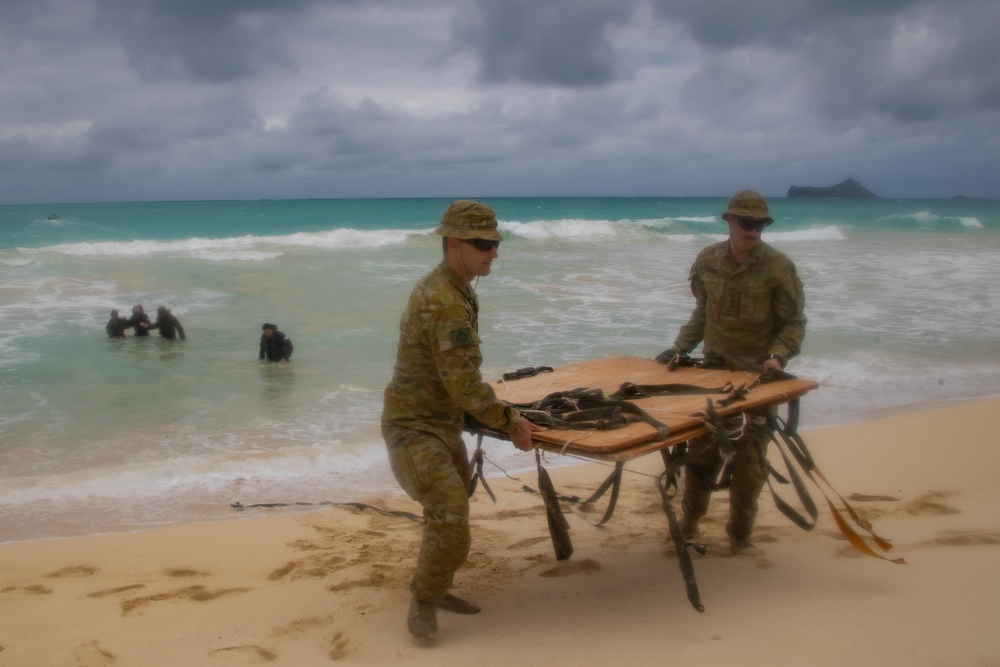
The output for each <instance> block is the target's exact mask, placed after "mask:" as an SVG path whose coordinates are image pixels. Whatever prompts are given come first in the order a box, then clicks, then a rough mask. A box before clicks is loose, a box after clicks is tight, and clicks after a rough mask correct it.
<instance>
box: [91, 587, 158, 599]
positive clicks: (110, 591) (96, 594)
mask: <svg viewBox="0 0 1000 667" xmlns="http://www.w3.org/2000/svg"><path fill="white" fill-rule="evenodd" d="M145 587H146V584H132V585H131V586H118V587H117V588H108V589H105V590H103V591H94V592H93V593H87V597H88V598H103V597H105V596H108V595H114V594H115V593H124V592H125V591H134V590H136V589H138V588H145Z"/></svg>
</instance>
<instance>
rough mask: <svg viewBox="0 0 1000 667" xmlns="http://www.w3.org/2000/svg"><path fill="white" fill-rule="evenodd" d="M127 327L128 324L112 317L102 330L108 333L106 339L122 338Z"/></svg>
mask: <svg viewBox="0 0 1000 667" xmlns="http://www.w3.org/2000/svg"><path fill="white" fill-rule="evenodd" d="M127 326H128V324H127V323H126V322H125V320H123V319H122V318H120V317H112V318H111V319H110V320H108V324H107V325H106V326H105V327H104V328H105V330H106V331H107V332H108V338H124V337H125V327H127Z"/></svg>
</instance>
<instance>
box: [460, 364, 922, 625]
mask: <svg viewBox="0 0 1000 667" xmlns="http://www.w3.org/2000/svg"><path fill="white" fill-rule="evenodd" d="M671 363H672V366H671V370H672V369H673V368H674V367H677V366H679V365H683V366H703V365H704V364H703V362H701V360H693V359H691V358H690V357H687V356H686V355H685V357H684V358H680V355H678V356H676V357H675V358H674V359H673V360H672V362H671ZM668 366H669V365H668ZM540 369H544V370H548V367H540ZM525 371H534V372H530V373H529V372H525ZM537 372H538V371H535V369H519V371H517V373H519V374H520V375H518V376H517V377H528V376H530V375H535V374H537ZM794 378H795V376H794V375H791V374H789V373H786V372H784V371H781V370H777V369H771V370H769V371H768V372H766V373H763V374H762V375H761V376H760V377H759V378H758V379H757V380H755V381H754V382H752V383H750V384H749V385H747V384H744V385H741V386H740V387H734V386H733V385H732V383H726V385H724V386H723V387H713V388H704V387H698V386H695V385H684V384H665V385H636V384H633V383H630V382H625V383H623V384H622V385H621V386H620V387H619V389H618V391H616V392H615V393H613V394H604V392H603V391H601V390H600V389H585V388H578V389H574V390H571V391H568V392H555V393H552V394H549V395H548V396H546V397H544V398H542V399H541V400H539V401H535V402H532V403H523V404H516V403H515V404H514V405H515V407H517V408H518V409H519V410H520V411H521V414H522V415H523V416H524V417H525V418H526V419H528V420H529V421H531V422H533V423H535V424H540V425H543V426H552V427H555V428H564V429H572V430H577V429H602V430H603V429H611V428H619V427H621V426H624V425H626V424H629V423H632V422H634V421H638V420H642V421H645V422H647V423H649V424H651V425H652V426H654V428H656V429H657V436H658V439H663V438H665V437H667V434H668V433H669V428H668V427H667V426H666V425H665V424H662V423H661V422H659V421H658V420H656V419H655V418H653V417H651V416H650V415H648V414H647V413H646V412H645V411H644V410H642V409H641V408H639V407H638V406H636V405H635V404H634V403H631V402H630V400H629V399H638V398H645V397H649V396H664V395H670V394H674V395H692V394H716V395H717V394H721V393H728V395H727V396H725V397H724V398H721V399H717V401H716V403H717V404H718V405H720V406H722V407H727V406H729V405H731V404H733V403H735V402H738V401H742V400H746V396H747V394H749V393H750V392H751V391H752V390H753V389H755V388H756V387H757V386H758V385H759V384H764V383H768V382H775V381H779V380H786V379H794ZM505 379H508V378H506V376H505ZM511 379H515V378H511ZM754 413H755V414H758V415H760V416H763V417H764V418H765V419H766V420H767V423H768V426H769V427H770V430H769V433H770V439H771V441H772V442H773V443H774V444H775V446H776V447H777V449H778V452H779V453H780V455H781V458H782V461H783V462H784V467H785V471H786V475H787V477H786V476H785V475H782V474H781V473H779V472H778V471H777V470H776V469H775V467H774V465H773V464H772V463H771V462H770V460H768V459H767V458H766V457H761V458H762V460H765V461H766V464H767V472H768V474H767V477H766V480H767V485H768V487H769V489H770V491H771V496H772V498H773V499H774V502H775V505H776V506H777V508H778V509H779V511H781V513H782V514H784V515H785V516H786V517H788V518H789V519H790V520H791V521H792V522H793V523H795V525H797V526H799V527H800V528H802V529H803V530H812V529H813V528H814V527H815V526H816V522H817V520H818V518H819V512H818V510H817V508H816V504H815V502H813V500H812V497H811V495H810V494H809V491H808V489H807V487H806V485H805V483H804V481H803V480H802V476H801V475H800V474H799V472H798V471H797V470H796V467H795V466H796V465H797V466H798V467H799V468H801V470H802V472H803V473H804V474H805V476H806V477H808V478H809V479H810V480H811V481H812V482H813V483H814V484H816V486H817V487H818V488H819V489H820V492H821V493H823V497H824V499H825V500H826V502H827V505H828V507H829V508H830V511H831V513H832V514H833V517H834V521H835V522H836V524H837V527H838V528H839V529H840V531H841V533H843V535H844V536H845V537H846V538H847V540H848V541H849V542H850V544H851V545H852V546H854V547H855V548H856V549H858V550H859V551H860V552H862V553H864V554H866V555H869V556H873V557H875V558H880V559H883V560H888V561H890V562H893V563H900V564H901V563H905V562H906V561H905V560H904V559H902V558H894V559H890V558H886V557H885V556H882V555H880V554H878V553H876V552H875V551H874V550H873V549H872V548H871V547H869V546H868V545H867V544H866V543H865V541H864V539H863V538H862V537H861V536H860V535H859V534H858V533H857V532H856V531H855V530H853V529H852V528H851V527H850V525H848V523H847V521H846V520H845V519H844V517H843V516H842V515H841V513H840V512H839V511H838V510H837V508H836V507H835V506H834V504H833V501H832V500H831V499H830V497H829V496H828V495H827V493H826V491H824V489H823V487H822V486H821V485H820V483H819V481H817V480H822V481H823V483H824V484H825V485H826V487H827V488H829V489H830V491H831V492H832V493H833V494H834V495H835V496H836V497H837V498H838V499H839V500H840V502H841V503H842V504H843V506H844V507H845V508H846V510H847V512H848V514H849V515H850V517H851V518H852V519H853V520H854V522H855V523H856V524H857V525H858V526H860V527H861V528H862V529H864V530H865V531H867V532H868V533H869V534H870V535H871V536H872V539H873V540H874V542H875V544H877V545H878V547H879V548H881V549H882V550H883V551H888V550H890V549H891V548H892V545H891V544H890V543H889V542H888V541H887V540H885V539H883V538H881V537H879V536H878V535H877V534H876V533H875V532H874V530H873V528H872V526H871V523H869V522H868V521H866V520H865V519H863V518H861V517H860V516H859V515H858V514H857V512H855V510H854V508H853V507H851V506H850V504H848V503H847V501H845V500H844V499H843V497H842V496H841V495H840V494H839V493H837V492H836V491H835V490H834V489H833V487H832V486H831V485H830V483H829V481H827V479H826V478H825V477H824V476H823V474H822V472H820V470H819V469H818V468H817V467H816V464H815V462H814V461H813V459H812V455H811V454H810V453H809V450H808V448H807V447H806V445H805V442H804V441H803V440H802V438H801V436H800V435H799V434H798V420H799V399H798V398H795V399H792V400H790V401H788V418H787V420H782V419H781V418H780V417H778V415H777V414H776V413H775V412H772V411H770V410H766V409H760V410H754ZM692 416H694V417H697V418H698V419H700V420H701V421H702V422H703V423H704V424H705V425H706V426H707V427H708V429H709V431H710V432H711V433H712V434H713V435H714V438H698V439H697V440H693V441H691V440H689V441H687V442H684V443H681V444H679V445H677V446H674V447H671V448H664V449H661V450H660V454H661V456H662V457H663V462H664V468H665V470H664V472H663V473H662V474H661V475H659V476H658V477H657V480H656V486H657V489H658V490H659V491H660V497H661V501H662V506H663V511H664V514H665V515H666V517H667V524H668V527H669V531H670V537H671V540H672V541H673V543H674V546H675V549H676V552H677V557H678V563H679V567H680V570H681V575H682V576H683V578H684V583H685V587H686V590H687V597H688V601H689V602H690V603H691V606H692V607H694V608H695V609H696V610H697V611H699V612H701V611H704V609H705V608H704V605H702V603H701V597H700V594H699V592H698V583H697V580H696V579H695V573H694V563H693V561H692V559H691V555H690V553H689V549H694V550H695V551H697V552H698V553H700V554H701V555H705V554H707V552H708V549H707V547H706V546H705V545H704V544H700V543H696V542H690V541H688V540H685V539H684V537H683V535H682V534H681V528H680V523H679V522H678V520H677V515H676V513H675V512H674V509H673V504H672V499H673V498H674V496H675V495H676V494H677V491H678V481H677V480H678V477H679V476H680V474H681V471H682V470H684V468H685V466H687V464H689V463H690V462H692V461H694V460H695V459H696V458H698V456H700V455H701V454H703V453H704V452H705V451H706V450H707V449H708V448H709V447H711V446H713V445H716V444H717V445H718V447H719V450H720V453H721V454H722V457H723V460H724V461H725V465H724V466H723V468H722V471H721V473H720V475H719V479H718V480H717V481H715V482H714V483H713V487H714V488H715V489H723V488H726V487H727V486H728V485H729V477H730V475H731V470H732V465H731V463H732V456H733V454H734V452H735V450H734V448H733V444H732V439H731V438H732V437H734V436H736V435H737V434H736V433H731V432H730V430H729V429H728V428H727V425H726V420H725V419H724V418H723V417H721V416H720V415H719V414H718V412H716V410H715V406H714V404H713V401H712V399H711V398H709V399H707V401H706V407H705V410H704V411H701V412H697V413H694V414H693V415H692ZM482 438H483V432H482V431H479V444H478V446H477V449H476V454H475V455H474V456H473V460H474V461H478V469H477V473H476V475H477V477H478V478H479V479H483V478H482V458H483V456H482V449H481V448H482ZM786 449H787V451H788V452H790V453H791V456H789V454H788V453H786ZM535 462H536V465H537V468H538V486H539V493H540V494H541V496H542V498H543V500H544V503H545V510H546V518H547V520H548V525H549V534H550V536H551V537H552V544H553V548H554V550H555V553H556V560H560V561H561V560H565V559H567V558H569V557H570V556H571V555H572V553H573V545H572V542H571V540H570V537H569V523H568V522H567V521H566V517H565V516H564V515H563V512H562V509H561V508H560V506H559V501H560V500H563V501H568V502H573V503H581V504H590V503H593V502H595V501H597V500H598V499H599V498H601V496H603V495H604V494H605V493H606V492H607V491H608V490H609V489H610V490H611V497H610V500H609V503H608V508H607V510H606V511H605V513H604V516H603V517H602V518H601V520H600V521H599V522H598V523H596V524H594V525H597V526H601V525H603V524H604V523H606V522H607V521H608V520H610V518H611V516H612V514H613V513H614V509H615V506H616V504H617V500H618V495H619V492H620V490H621V481H622V473H623V470H624V462H623V461H618V462H616V464H615V470H614V471H613V472H612V473H611V474H610V475H609V476H608V478H607V479H606V480H605V481H604V482H603V483H602V484H601V485H600V487H599V488H598V489H597V490H596V491H595V492H594V494H593V495H592V496H591V497H590V498H588V499H586V500H582V499H581V498H580V497H579V496H563V495H560V494H558V493H557V492H556V490H555V487H554V485H553V484H552V480H551V478H550V477H549V474H548V472H547V471H546V470H545V468H544V467H543V466H542V457H541V454H540V452H539V451H538V450H537V449H536V450H535ZM475 480H476V477H474V478H473V483H472V486H471V489H470V495H471V493H472V491H474V490H475ZM774 481H777V482H778V483H779V484H789V483H790V484H791V485H792V487H793V488H794V489H795V492H796V495H797V496H798V499H799V502H800V503H801V505H802V507H803V510H804V512H805V513H806V514H807V515H808V517H809V518H808V519H807V518H806V517H805V516H803V515H802V513H800V512H799V511H797V510H796V509H795V508H794V507H792V505H791V504H789V503H788V502H787V501H785V500H784V499H782V498H781V497H780V496H779V495H778V493H777V491H776V490H775V486H774ZM483 483H484V485H485V479H483ZM524 489H525V490H527V491H533V490H532V489H531V488H530V487H528V486H525V487H524ZM487 491H488V492H489V493H490V497H491V498H494V502H496V499H495V497H494V496H493V493H492V492H491V491H489V488H488V487H487Z"/></svg>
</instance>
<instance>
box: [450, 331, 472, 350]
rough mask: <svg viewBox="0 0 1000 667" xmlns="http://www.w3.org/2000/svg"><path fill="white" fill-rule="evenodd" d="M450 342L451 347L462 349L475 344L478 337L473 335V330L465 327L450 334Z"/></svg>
mask: <svg viewBox="0 0 1000 667" xmlns="http://www.w3.org/2000/svg"><path fill="white" fill-rule="evenodd" d="M448 342H449V343H450V345H449V347H462V346H464V345H472V344H473V343H475V342H476V337H475V336H474V335H473V334H472V329H470V328H468V327H465V328H463V329H455V330H454V331H451V332H449V333H448Z"/></svg>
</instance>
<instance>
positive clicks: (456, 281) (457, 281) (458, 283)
mask: <svg viewBox="0 0 1000 667" xmlns="http://www.w3.org/2000/svg"><path fill="white" fill-rule="evenodd" d="M441 272H442V273H443V274H444V275H445V277H447V278H448V282H450V283H451V284H452V285H454V286H455V287H457V288H458V291H460V292H461V293H462V294H465V295H467V296H468V297H469V298H470V299H473V298H475V296H476V291H475V290H474V289H472V284H471V283H468V282H466V281H465V280H464V279H463V278H462V276H460V275H458V271H456V270H455V269H454V268H453V267H452V266H451V264H449V263H448V260H444V261H442V262H441Z"/></svg>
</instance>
